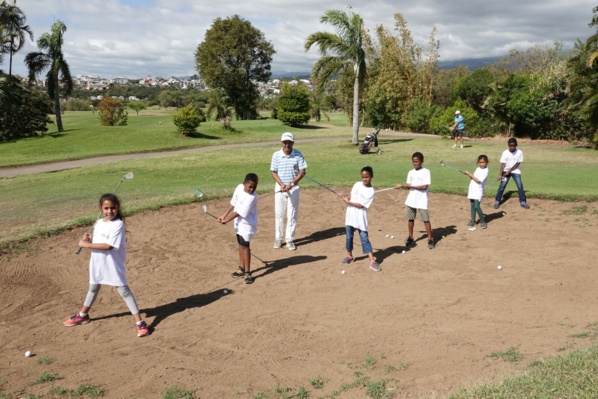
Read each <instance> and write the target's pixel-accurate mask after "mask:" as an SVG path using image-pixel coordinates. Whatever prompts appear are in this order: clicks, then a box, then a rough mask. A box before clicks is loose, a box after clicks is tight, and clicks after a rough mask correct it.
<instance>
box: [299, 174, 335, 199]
mask: <svg viewBox="0 0 598 399" xmlns="http://www.w3.org/2000/svg"><path fill="white" fill-rule="evenodd" d="M301 175H303V177H307V178H308V179H309V180H311V181H313V182H314V183H316V184H317V185H320V186H322V187H324V188H325V189H326V190H328V191H330V192H331V193H332V194H334V195H336V191H334V190H333V189H331V188H330V187H328V186H325V185H324V184H322V183H320V182H318V181H316V180H314V179H312V178H311V177H309V176H308V175H306V174H305V173H301Z"/></svg>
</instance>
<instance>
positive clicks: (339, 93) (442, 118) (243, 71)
mask: <svg viewBox="0 0 598 399" xmlns="http://www.w3.org/2000/svg"><path fill="white" fill-rule="evenodd" d="M592 12H593V17H592V18H591V20H590V22H589V25H590V26H591V27H594V28H596V32H595V33H594V34H593V35H591V36H590V37H589V38H587V39H586V40H585V41H584V40H581V39H578V41H577V43H576V44H575V46H574V48H573V49H571V50H567V51H565V50H563V48H562V45H561V44H560V43H558V42H555V43H554V44H553V45H550V46H539V45H538V46H533V47H530V48H529V49H527V50H525V51H516V50H513V51H511V52H510V54H509V55H508V56H506V57H504V58H503V59H501V60H499V61H498V62H496V63H494V64H493V65H489V66H485V67H482V68H478V69H475V70H474V71H471V70H469V69H467V68H465V67H457V68H453V69H450V70H441V69H439V68H438V55H439V42H438V39H437V32H436V30H435V28H432V29H431V32H430V36H429V40H428V42H427V43H426V44H425V45H422V44H419V43H417V42H416V41H415V40H414V39H413V36H412V34H411V32H410V30H409V28H408V23H407V20H406V19H405V18H404V16H403V15H402V14H401V13H396V14H395V16H394V26H393V27H392V29H391V28H389V27H385V26H383V25H379V26H376V27H375V29H373V30H372V32H373V33H372V34H370V30H368V29H366V27H365V26H364V23H363V19H362V18H361V16H359V15H358V14H356V13H355V12H354V11H353V9H351V8H349V9H348V11H346V12H344V11H340V10H327V11H326V12H325V13H324V15H323V16H322V17H321V20H320V22H322V23H323V24H328V25H330V26H332V27H333V30H334V32H328V31H321V32H314V33H312V34H310V35H309V36H308V37H307V38H306V41H305V44H304V49H305V51H310V50H311V49H312V48H316V49H317V51H318V52H319V54H320V58H319V59H318V61H317V62H316V63H315V65H314V66H313V69H312V73H311V80H312V82H313V90H308V89H307V88H306V87H302V86H301V85H299V86H290V85H285V86H283V88H282V91H281V94H280V95H278V96H276V97H273V98H264V97H261V96H260V94H259V91H258V85H259V84H260V83H265V82H268V81H269V80H270V78H271V74H272V72H271V62H272V58H273V56H274V54H275V53H276V51H275V49H274V46H273V45H272V44H271V43H270V42H269V41H268V40H267V39H266V37H265V35H264V34H263V33H262V32H261V31H260V30H259V29H256V28H255V27H254V26H252V24H251V23H250V22H249V21H247V20H245V19H243V18H241V17H240V16H238V15H234V16H232V17H229V18H217V19H216V20H214V21H213V23H212V25H211V26H210V27H209V28H208V30H207V31H206V34H205V38H204V40H203V41H202V42H201V43H200V44H199V45H198V47H197V49H196V51H195V66H196V69H197V71H198V73H199V74H200V75H201V77H202V78H203V79H204V80H205V82H206V84H207V86H208V87H209V88H210V89H209V90H208V91H207V92H205V93H200V92H198V91H194V90H190V91H187V92H186V93H182V92H181V91H178V90H160V91H159V92H158V91H156V92H154V93H152V94H151V96H148V98H147V99H144V104H148V103H149V104H160V105H161V106H165V107H168V106H174V107H177V108H182V107H185V106H188V105H192V106H193V107H194V108H196V109H199V110H201V109H205V110H206V113H205V116H206V117H207V118H208V119H209V118H212V117H214V118H216V119H219V120H222V121H223V123H225V126H226V124H228V126H229V127H230V120H231V118H237V119H255V118H258V117H259V115H260V114H259V111H260V110H261V109H264V108H267V109H270V110H271V111H272V115H273V116H274V117H277V118H279V119H280V120H281V121H282V122H283V123H285V124H288V125H291V126H298V125H301V124H305V123H308V122H309V120H310V119H311V118H314V119H316V120H319V119H320V118H321V117H322V116H324V117H325V116H326V115H327V112H330V111H331V110H334V109H339V108H340V109H343V110H345V111H346V112H347V115H348V118H349V122H350V124H351V126H352V141H353V143H355V144H357V143H358V132H359V128H360V126H363V125H367V126H379V127H383V128H390V129H396V130H399V129H401V130H409V131H414V132H422V133H432V134H441V135H448V134H449V131H448V126H450V125H451V124H452V120H453V114H454V111H455V110H456V109H459V110H461V112H462V115H463V116H464V118H465V120H466V123H467V125H466V130H467V131H468V133H469V134H470V135H472V136H476V137H483V136H492V135H496V134H507V135H509V136H519V137H530V138H533V139H562V140H569V141H576V142H584V143H591V142H592V143H594V144H598V134H597V128H598V79H597V78H598V76H597V70H598V67H597V64H598V61H597V58H598V55H597V49H598V7H596V8H594V9H593V10H592ZM0 27H1V28H2V29H1V30H0V32H1V36H0V62H1V63H3V62H4V56H5V55H7V56H8V57H7V58H8V61H9V68H8V74H6V73H5V72H4V71H3V70H0V123H1V125H0V140H13V139H17V138H19V137H27V136H29V135H35V134H38V133H43V132H45V131H46V130H45V129H47V127H46V125H47V123H48V121H49V118H48V117H47V115H48V112H49V110H53V112H54V114H55V116H56V124H57V126H58V130H59V131H63V126H62V121H61V117H60V109H61V101H60V99H61V97H62V98H63V99H65V98H68V97H69V96H75V97H79V94H78V93H73V84H72V78H71V76H70V71H69V66H68V63H67V62H66V60H65V59H64V55H63V53H62V44H63V35H64V34H65V32H66V30H67V29H66V26H65V25H64V24H63V23H62V22H61V21H57V22H55V23H54V24H53V25H52V27H51V31H50V33H44V34H42V35H41V36H40V37H39V39H38V40H37V46H38V49H39V51H36V52H33V53H30V54H28V55H27V56H26V57H25V63H26V65H27V68H28V71H29V76H28V80H29V82H30V83H31V82H33V81H34V80H35V78H36V77H38V76H39V75H40V74H41V73H44V72H45V73H46V74H45V77H46V82H47V86H46V93H45V96H44V95H43V93H40V92H39V91H38V90H37V89H36V88H35V87H34V86H32V85H22V84H21V83H20V81H19V80H18V79H16V78H15V77H14V76H12V55H13V54H14V53H15V52H16V51H19V50H20V49H21V48H22V46H23V44H24V41H25V39H26V37H27V36H29V37H30V38H33V32H32V31H31V29H30V28H29V26H28V25H27V24H26V18H25V15H24V14H23V12H22V11H21V10H20V9H19V8H18V7H16V6H14V5H9V4H7V3H6V1H3V2H2V3H1V4H0ZM111 90H112V89H111ZM132 90H133V89H123V88H120V89H119V88H116V87H115V88H114V90H113V92H111V93H110V94H111V95H112V96H119V95H123V94H118V92H119V91H122V92H127V91H128V92H131V91H132ZM87 95H89V92H87ZM132 95H136V94H132ZM81 100H83V99H81ZM76 104H77V103H74V104H72V106H75V105H76ZM91 105H93V104H91ZM142 105H143V104H142ZM142 105H140V106H139V107H136V111H137V112H138V111H139V109H142V108H141V107H142ZM63 106H64V105H63ZM80 106H83V107H85V106H87V103H85V104H83V105H81V104H80ZM32 107H33V108H35V109H36V112H32V111H31V108H32ZM131 108H133V109H135V108H134V107H131ZM19 112H21V116H22V117H23V118H25V120H27V119H35V120H34V121H30V122H31V123H26V122H20V123H17V122H16V121H15V119H17V118H16V117H15V115H16V114H17V113H19ZM15 123H16V125H15Z"/></svg>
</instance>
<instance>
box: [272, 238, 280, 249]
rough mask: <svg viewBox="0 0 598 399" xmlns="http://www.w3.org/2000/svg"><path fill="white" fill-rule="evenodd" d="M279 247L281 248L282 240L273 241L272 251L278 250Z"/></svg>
mask: <svg viewBox="0 0 598 399" xmlns="http://www.w3.org/2000/svg"><path fill="white" fill-rule="evenodd" d="M280 247H282V240H276V241H274V249H279V248H280Z"/></svg>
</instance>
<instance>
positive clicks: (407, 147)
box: [0, 121, 598, 253]
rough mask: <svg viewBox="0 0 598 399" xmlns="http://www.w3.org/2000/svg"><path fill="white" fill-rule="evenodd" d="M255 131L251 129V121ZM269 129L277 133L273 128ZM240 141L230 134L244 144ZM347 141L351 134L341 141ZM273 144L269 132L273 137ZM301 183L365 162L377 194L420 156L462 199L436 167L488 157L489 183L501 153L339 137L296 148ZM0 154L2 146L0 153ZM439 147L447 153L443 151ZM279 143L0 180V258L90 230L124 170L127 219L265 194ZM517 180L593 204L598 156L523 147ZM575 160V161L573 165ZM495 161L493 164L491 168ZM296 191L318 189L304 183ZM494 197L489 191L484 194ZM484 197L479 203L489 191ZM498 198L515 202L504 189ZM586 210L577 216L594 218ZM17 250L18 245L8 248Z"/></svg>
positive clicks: (442, 185) (335, 182) (344, 176)
mask: <svg viewBox="0 0 598 399" xmlns="http://www.w3.org/2000/svg"><path fill="white" fill-rule="evenodd" d="M253 123H259V121H253ZM278 130H281V129H280V128H279V129H278ZM245 134H246V133H239V134H238V136H239V137H244V136H245ZM302 134H303V133H300V134H298V136H301V135H302ZM346 134H347V136H349V135H350V132H348V133H346ZM276 135H277V136H278V133H277V134H276ZM298 140H299V142H298V143H297V145H296V148H297V149H299V150H300V151H302V152H303V154H304V155H305V157H306V160H307V163H308V173H309V176H311V177H312V178H314V179H316V180H317V181H319V182H321V183H324V184H327V185H331V186H335V187H344V188H346V189H347V190H348V189H349V187H351V186H352V184H353V183H354V182H355V181H357V180H358V179H359V170H360V169H361V167H363V166H364V165H366V164H369V165H371V166H372V167H373V168H374V173H375V177H374V180H373V184H374V186H375V187H376V188H385V187H390V186H392V185H394V184H396V183H399V182H404V181H405V178H406V176H407V172H408V171H409V170H410V169H411V168H412V166H411V154H412V153H413V152H414V151H415V150H418V151H421V152H423V153H424V155H425V162H424V166H425V167H427V168H428V169H430V170H431V172H432V185H431V187H430V190H431V192H432V193H440V192H442V193H452V194H458V195H466V193H467V188H468V185H469V180H468V179H467V178H466V177H465V176H463V175H461V174H459V173H457V172H455V171H453V170H450V169H447V168H444V167H442V166H440V160H441V159H442V160H444V161H445V162H446V163H447V164H449V165H451V166H455V167H458V168H462V169H469V170H473V169H474V168H475V161H476V158H477V155H476V154H478V153H482V152H483V153H486V154H495V155H491V158H490V159H491V163H490V168H491V176H492V175H494V174H495V173H498V169H497V165H496V164H495V163H493V161H492V160H493V157H497V156H498V154H500V152H501V151H502V150H503V147H504V146H503V145H502V144H498V143H488V142H478V143H477V144H474V145H475V147H474V148H472V149H471V150H470V149H467V152H465V151H450V143H449V142H447V141H446V140H440V139H438V140H431V139H427V138H421V139H391V138H383V137H382V138H381V144H380V146H381V148H383V149H384V152H383V153H382V154H380V155H375V154H369V155H360V154H359V153H358V151H357V148H356V147H355V146H353V145H351V144H350V140H349V138H348V137H346V138H340V139H332V141H325V142H317V143H301V142H300V138H299V139H298ZM0 147H2V145H0ZM447 147H448V149H447ZM278 148H279V146H278V144H273V145H264V146H257V147H244V148H243V147H241V148H234V149H213V150H208V151H200V152H196V153H186V154H181V155H172V156H168V157H163V158H155V159H141V160H131V161H121V162H116V163H111V164H106V165H98V166H90V167H84V168H78V169H71V170H65V171H60V172H55V173H43V174H34V175H26V176H18V177H13V178H5V179H0V192H1V193H2V195H1V197H0V208H1V209H2V211H3V212H1V213H0V225H2V226H3V228H2V230H1V231H0V251H3V252H5V253H7V252H10V250H9V248H7V245H8V243H9V242H13V243H16V242H18V241H21V240H24V239H27V238H30V237H33V236H36V235H46V234H56V233H59V232H61V231H64V230H65V229H67V228H69V227H72V226H84V225H89V224H90V223H92V222H93V220H95V218H96V217H97V215H98V213H97V204H96V201H97V199H98V198H99V197H100V195H101V194H103V193H105V192H110V191H113V190H114V188H115V187H116V185H117V183H118V182H119V181H120V179H121V178H122V177H123V176H124V175H125V174H126V173H127V172H129V171H133V172H134V174H135V178H134V179H133V180H127V181H125V182H124V183H123V184H122V186H121V187H120V189H119V196H120V197H121V199H122V200H123V206H124V209H125V211H126V212H128V213H129V214H132V213H135V212H139V211H143V210H151V209H158V208H160V207H163V206H170V205H176V204H184V203H191V202H193V201H196V199H195V197H194V196H193V192H194V189H195V188H196V187H201V188H202V190H203V191H204V192H205V193H206V197H204V199H205V198H207V199H209V198H216V197H221V196H229V195H231V194H232V191H233V189H234V187H235V186H236V184H238V183H239V182H240V181H241V180H242V179H243V177H244V176H245V174H246V173H248V172H255V173H257V174H258V176H260V179H261V181H260V184H259V186H258V193H265V192H269V191H271V190H272V187H273V181H272V178H271V177H270V170H269V166H270V160H271V157H272V152H273V151H275V150H277V149H278ZM523 150H524V151H525V152H526V161H525V162H524V164H523V166H522V170H523V182H524V185H525V187H526V191H527V195H528V197H529V198H530V199H532V200H533V199H534V198H551V199H556V200H563V201H564V200H585V201H597V200H598V190H596V187H594V186H592V185H591V184H588V182H590V181H594V180H595V176H596V175H597V174H598V157H597V156H596V152H595V151H594V150H587V149H560V148H553V147H549V146H540V145H539V146H528V147H524V148H523ZM572 160H574V161H572ZM494 162H495V161H494ZM301 184H302V187H304V188H319V187H318V186H317V185H316V184H314V183H312V182H311V181H309V180H307V179H304V180H303V182H302V183H301ZM493 189H494V190H496V185H495V186H494V187H493ZM494 190H490V192H491V193H487V194H486V195H487V196H492V195H493V194H494V193H495V191H494ZM506 195H511V196H516V187H515V185H514V183H513V182H510V183H509V186H507V190H506ZM590 209H591V210H592V211H593V210H595V207H594V205H593V204H589V205H588V211H587V213H586V215H587V216H588V217H592V218H595V217H596V213H595V212H592V211H590ZM14 245H17V244H13V246H14Z"/></svg>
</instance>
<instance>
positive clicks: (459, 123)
mask: <svg viewBox="0 0 598 399" xmlns="http://www.w3.org/2000/svg"><path fill="white" fill-rule="evenodd" d="M455 128H456V129H457V131H456V132H455V144H453V148H455V147H456V146H457V142H458V141H459V139H461V148H463V133H464V132H465V123H463V116H462V115H461V111H459V110H456V111H455V124H454V125H453V126H451V127H449V129H451V131H453V130H455Z"/></svg>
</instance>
